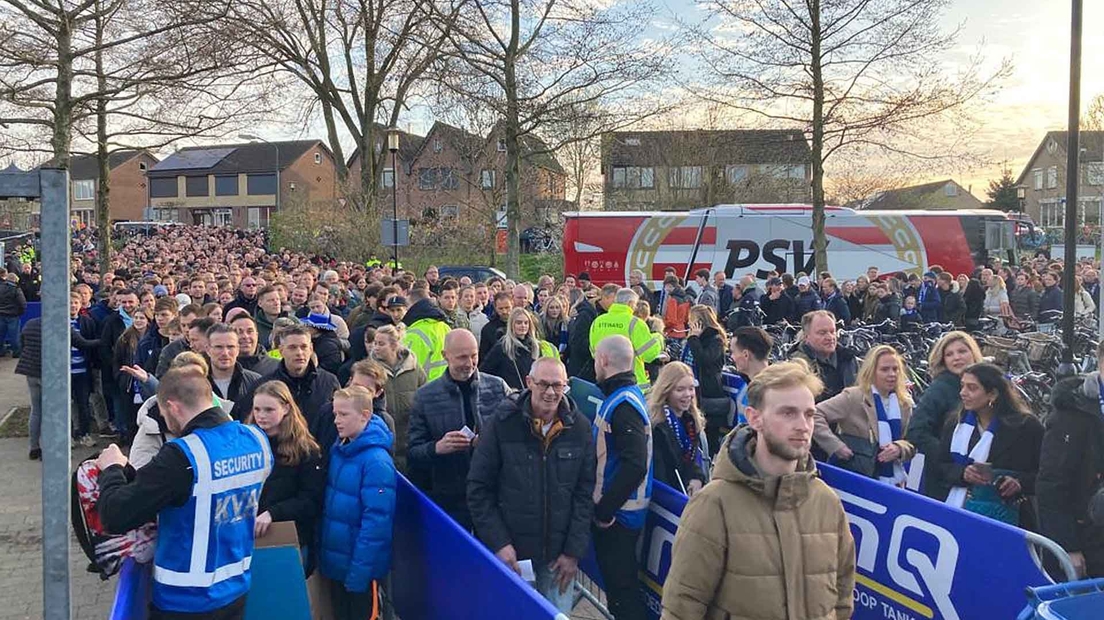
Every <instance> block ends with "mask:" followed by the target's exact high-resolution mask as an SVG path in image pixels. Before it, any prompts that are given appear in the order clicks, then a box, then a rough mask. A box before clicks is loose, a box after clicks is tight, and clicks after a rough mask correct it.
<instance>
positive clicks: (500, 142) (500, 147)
mask: <svg viewBox="0 0 1104 620" xmlns="http://www.w3.org/2000/svg"><path fill="white" fill-rule="evenodd" d="M495 148H497V149H498V152H499V153H505V152H506V140H504V139H502V138H499V139H498V144H497V145H496V147H495Z"/></svg>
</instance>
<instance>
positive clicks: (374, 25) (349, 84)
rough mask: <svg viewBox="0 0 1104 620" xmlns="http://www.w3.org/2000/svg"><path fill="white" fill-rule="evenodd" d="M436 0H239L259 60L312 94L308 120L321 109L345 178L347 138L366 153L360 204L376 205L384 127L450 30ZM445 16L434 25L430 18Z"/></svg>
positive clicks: (235, 9) (394, 119) (239, 14)
mask: <svg viewBox="0 0 1104 620" xmlns="http://www.w3.org/2000/svg"><path fill="white" fill-rule="evenodd" d="M432 2H433V0H375V1H372V2H369V1H367V0H286V1H278V2H272V1H271V0H235V1H234V2H233V3H232V4H231V8H230V11H231V14H232V16H233V20H234V21H235V22H236V23H238V24H240V25H241V26H242V27H243V28H244V29H245V30H246V32H245V33H244V40H245V41H246V42H247V43H248V44H249V45H251V46H252V47H253V50H254V52H255V53H256V55H257V56H258V61H267V62H271V63H273V64H274V65H275V66H276V67H277V68H278V69H279V70H281V71H283V72H285V73H286V74H287V75H290V76H292V77H294V78H295V80H296V81H298V82H299V83H300V84H301V85H302V86H304V87H306V89H307V91H309V94H308V95H306V96H305V97H301V102H302V103H303V104H304V107H303V114H302V116H303V118H304V119H306V118H310V117H312V116H314V114H316V113H320V114H321V117H322V120H323V122H324V123H325V125H326V135H327V142H328V143H329V146H330V150H331V151H333V154H334V158H335V160H336V162H337V168H338V176H339V179H340V180H341V181H342V182H343V183H344V182H345V181H346V180H347V178H348V172H349V171H348V168H347V166H346V163H347V162H346V160H347V156H346V153H345V148H344V147H343V146H342V145H343V138H344V137H345V136H349V137H351V138H352V142H353V144H354V146H355V148H356V151H357V153H358V154H359V157H360V162H361V166H360V179H359V191H355V192H352V194H353V195H354V196H357V197H358V198H357V200H356V201H357V202H361V201H363V202H364V204H358V205H357V207H358V208H361V209H364V208H368V207H369V206H371V204H372V202H373V201H374V199H375V196H376V193H377V190H378V186H379V183H380V179H381V171H382V169H383V167H384V163H383V159H384V158H385V157H386V149H385V148H382V147H384V146H386V145H385V144H384V142H385V141H386V137H385V135H384V134H385V129H386V127H388V126H397V125H398V120H399V116H400V114H401V113H402V112H403V110H404V108H405V107H406V106H407V103H408V101H409V100H410V99H411V98H412V97H414V96H415V94H416V91H417V87H418V83H419V81H420V80H421V78H422V76H423V74H424V73H425V71H426V69H427V67H428V66H429V65H430V64H431V63H432V62H433V61H434V60H435V58H436V57H437V53H438V50H439V49H440V47H441V45H442V42H443V41H444V36H445V33H447V32H448V20H449V17H448V13H447V11H446V12H444V13H437V12H435V11H433V10H432V8H431V4H432ZM441 16H443V18H442V19H440V21H437V22H436V23H433V24H431V23H430V22H431V19H437V18H438V17H441Z"/></svg>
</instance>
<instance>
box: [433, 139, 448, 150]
mask: <svg viewBox="0 0 1104 620" xmlns="http://www.w3.org/2000/svg"><path fill="white" fill-rule="evenodd" d="M444 148H445V147H444V145H442V144H441V139H440V138H434V139H433V152H434V153H440V152H441V151H442V150H444Z"/></svg>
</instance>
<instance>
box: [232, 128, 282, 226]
mask: <svg viewBox="0 0 1104 620" xmlns="http://www.w3.org/2000/svg"><path fill="white" fill-rule="evenodd" d="M238 138H241V139H242V140H256V141H257V142H264V143H265V144H267V145H269V146H271V147H272V149H273V150H274V151H276V163H275V167H276V211H279V210H280V147H278V146H276V145H275V144H274V143H272V142H269V141H268V140H265V139H264V138H262V137H260V136H256V135H253V134H251V133H239V134H238Z"/></svg>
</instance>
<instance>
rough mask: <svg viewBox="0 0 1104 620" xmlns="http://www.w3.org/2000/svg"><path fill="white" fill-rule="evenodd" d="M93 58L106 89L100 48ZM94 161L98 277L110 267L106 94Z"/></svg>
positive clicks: (99, 108) (99, 32)
mask: <svg viewBox="0 0 1104 620" xmlns="http://www.w3.org/2000/svg"><path fill="white" fill-rule="evenodd" d="M96 5H97V6H96V45H97V46H98V47H101V46H103V31H104V17H103V12H102V11H101V10H100V7H99V2H97V3H96ZM95 59H96V87H97V89H98V90H99V91H100V92H101V93H104V92H107V76H106V74H105V73H104V64H103V49H97V50H96V53H95ZM96 164H97V170H98V172H97V173H96V177H97V182H96V228H99V229H100V234H99V235H97V236H96V254H97V256H98V258H99V264H100V277H103V276H104V275H105V274H106V273H107V272H108V270H110V269H111V184H110V183H109V180H110V179H109V175H110V174H111V167H110V166H109V161H108V152H107V97H97V98H96Z"/></svg>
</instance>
